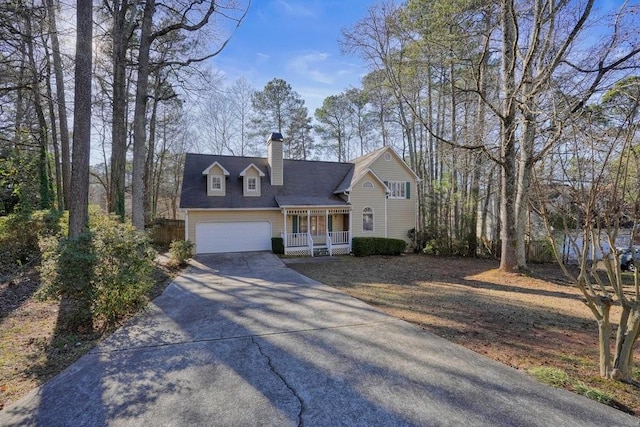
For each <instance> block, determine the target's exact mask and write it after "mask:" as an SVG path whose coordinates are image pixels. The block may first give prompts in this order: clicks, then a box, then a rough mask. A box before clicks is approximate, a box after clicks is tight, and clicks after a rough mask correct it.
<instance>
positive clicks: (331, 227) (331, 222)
mask: <svg viewBox="0 0 640 427" xmlns="http://www.w3.org/2000/svg"><path fill="white" fill-rule="evenodd" d="M328 227H329V233H331V232H332V231H333V215H329V225H328Z"/></svg>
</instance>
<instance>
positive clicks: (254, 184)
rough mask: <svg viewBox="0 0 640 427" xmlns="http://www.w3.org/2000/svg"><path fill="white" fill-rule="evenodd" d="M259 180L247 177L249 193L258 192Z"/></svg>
mask: <svg viewBox="0 0 640 427" xmlns="http://www.w3.org/2000/svg"><path fill="white" fill-rule="evenodd" d="M257 189H258V179H257V178H256V177H255V176H249V177H247V191H257Z"/></svg>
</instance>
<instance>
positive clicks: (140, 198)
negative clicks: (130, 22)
mask: <svg viewBox="0 0 640 427" xmlns="http://www.w3.org/2000/svg"><path fill="white" fill-rule="evenodd" d="M155 7H156V5H155V0H147V2H146V3H145V6H144V15H143V17H142V31H141V33H140V48H139V53H138V81H137V82H136V105H135V112H134V118H133V181H132V184H131V193H132V194H131V197H132V200H131V219H132V223H133V226H134V227H135V228H136V229H138V230H144V199H145V182H144V171H145V164H146V157H147V156H146V151H147V149H146V137H147V131H146V127H147V124H146V122H147V98H148V92H149V89H148V88H149V50H150V49H151V24H152V20H153V14H154V13H155Z"/></svg>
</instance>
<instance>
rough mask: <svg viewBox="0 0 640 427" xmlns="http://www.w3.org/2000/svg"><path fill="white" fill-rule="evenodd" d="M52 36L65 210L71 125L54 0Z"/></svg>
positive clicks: (50, 3) (50, 2)
mask: <svg viewBox="0 0 640 427" xmlns="http://www.w3.org/2000/svg"><path fill="white" fill-rule="evenodd" d="M46 3H47V11H48V16H49V29H50V35H51V49H52V52H51V53H52V56H53V72H54V75H55V78H56V102H57V104H58V123H59V130H60V153H61V158H60V162H61V169H62V194H63V202H62V205H63V207H64V209H68V208H69V187H70V185H71V156H70V150H69V125H68V121H67V102H66V99H65V93H64V75H63V72H62V55H61V54H60V43H59V41H58V27H57V24H56V15H55V6H54V4H53V0H46Z"/></svg>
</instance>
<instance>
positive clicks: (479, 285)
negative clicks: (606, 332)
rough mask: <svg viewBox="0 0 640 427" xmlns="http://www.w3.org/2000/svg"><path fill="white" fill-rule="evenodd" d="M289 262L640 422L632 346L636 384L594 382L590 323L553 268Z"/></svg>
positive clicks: (462, 262) (379, 259)
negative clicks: (527, 271)
mask: <svg viewBox="0 0 640 427" xmlns="http://www.w3.org/2000/svg"><path fill="white" fill-rule="evenodd" d="M297 261H298V262H296V263H291V264H289V266H290V267H291V268H293V269H295V270H297V271H299V272H301V273H303V274H305V275H307V276H309V277H311V278H313V279H315V280H317V281H319V282H322V283H325V284H327V285H330V286H334V287H336V288H339V289H341V290H342V291H344V292H346V293H348V294H349V295H351V296H353V297H355V298H358V299H360V300H363V301H365V302H367V303H369V304H371V305H373V306H375V307H378V308H379V309H381V310H384V311H385V312H387V313H389V314H391V315H393V316H395V317H399V318H402V319H405V320H407V321H409V322H412V323H415V324H416V325H419V326H420V327H421V328H423V329H424V330H425V331H428V332H432V333H434V334H437V335H439V336H442V337H444V338H446V339H448V340H450V341H453V342H455V343H457V344H460V345H462V346H464V347H467V348H469V349H471V350H473V351H475V352H477V353H480V354H483V355H485V356H487V357H489V358H491V359H494V360H497V361H499V362H502V363H505V364H507V365H509V366H512V367H514V368H517V369H520V370H523V371H526V372H528V373H529V374H530V375H532V376H533V377H535V378H537V379H538V380H541V381H544V382H547V383H550V384H553V385H555V386H560V387H564V388H566V389H568V390H571V391H573V392H576V393H580V394H584V395H586V396H588V397H591V398H593V399H596V400H599V401H602V402H604V403H607V404H609V405H611V406H613V407H616V408H618V409H620V410H623V411H625V412H629V413H633V414H635V415H636V416H640V388H639V387H638V384H640V369H639V367H640V357H639V356H638V354H637V353H638V351H637V349H636V357H635V363H636V370H635V379H636V380H637V381H638V384H635V385H633V384H623V383H620V382H614V381H610V380H604V379H602V378H600V376H599V370H598V347H597V329H596V323H595V320H593V317H592V315H591V312H590V311H589V310H588V309H587V307H586V306H585V305H584V303H583V302H582V297H581V295H580V293H579V291H578V290H577V289H576V288H574V287H572V286H570V285H569V284H568V282H567V281H566V280H565V279H564V277H563V275H562V273H561V271H560V269H559V268H558V266H556V265H553V264H545V265H533V266H532V274H531V276H524V275H519V274H505V273H502V272H499V271H498V270H497V268H498V263H497V261H493V260H485V259H469V258H443V257H430V256H426V255H404V256H401V257H383V256H375V257H366V258H356V257H340V258H337V260H335V261H327V262H302V263H301V262H299V261H300V260H297ZM314 261H315V260H314ZM616 313H617V311H616V309H615V308H614V309H613V310H612V320H615V319H616V317H615V314H616ZM612 342H615V340H613V341H612Z"/></svg>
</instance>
